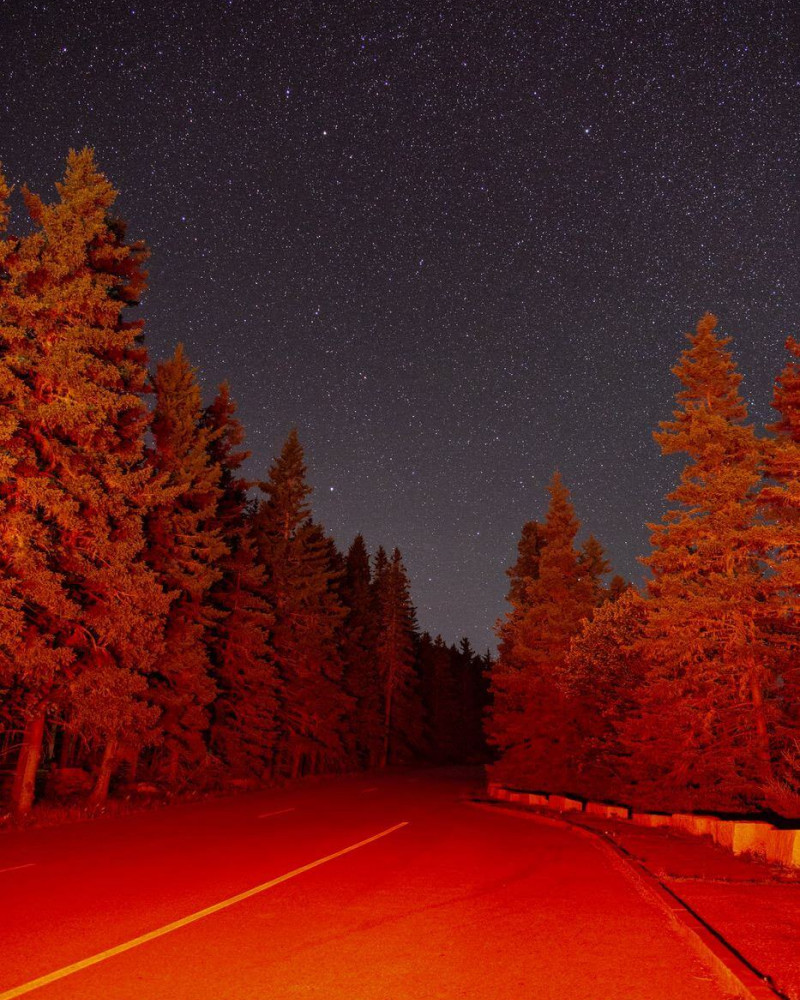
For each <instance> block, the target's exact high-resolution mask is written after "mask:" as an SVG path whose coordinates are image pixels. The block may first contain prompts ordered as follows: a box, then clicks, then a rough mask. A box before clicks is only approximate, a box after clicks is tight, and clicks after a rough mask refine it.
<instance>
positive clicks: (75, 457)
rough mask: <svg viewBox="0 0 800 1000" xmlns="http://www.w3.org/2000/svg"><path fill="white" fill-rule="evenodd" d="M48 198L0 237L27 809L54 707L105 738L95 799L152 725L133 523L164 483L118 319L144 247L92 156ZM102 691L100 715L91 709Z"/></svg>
mask: <svg viewBox="0 0 800 1000" xmlns="http://www.w3.org/2000/svg"><path fill="white" fill-rule="evenodd" d="M57 191H58V195H59V200H58V201H57V202H55V203H54V204H51V205H47V204H45V203H44V202H42V200H41V199H40V198H38V197H37V196H35V195H32V194H31V193H30V192H27V191H26V192H25V200H26V204H27V207H28V211H29V213H30V215H31V218H32V220H33V223H34V226H35V229H34V231H33V232H32V233H31V234H30V235H29V236H27V237H25V238H24V239H22V240H19V241H12V245H9V242H8V241H5V244H4V249H3V261H2V271H3V273H4V275H6V278H5V280H4V282H3V295H2V300H1V301H0V310H2V318H1V320H0V327H1V328H2V337H3V341H4V344H3V371H2V374H0V381H2V383H3V384H2V386H1V387H0V391H2V394H3V398H4V400H5V406H6V408H7V409H6V412H7V413H12V414H13V418H12V419H13V420H14V421H15V422H16V427H15V429H14V430H13V431H12V432H11V439H10V441H9V445H10V447H9V451H10V456H8V455H7V456H6V457H7V458H10V461H9V464H8V465H7V466H6V468H5V473H6V480H5V484H4V489H3V494H4V496H3V501H4V504H5V512H4V514H5V516H4V521H5V531H6V533H8V532H10V533H11V534H10V536H9V535H8V534H7V537H9V538H10V540H12V542H13V538H14V537H16V538H17V543H16V544H17V548H16V551H15V550H14V547H13V544H12V546H11V547H9V546H7V547H6V550H5V554H4V561H5V569H6V572H7V579H11V580H13V581H14V583H13V585H12V586H13V587H14V588H16V592H17V594H18V595H21V596H23V597H24V600H25V618H26V624H25V628H24V637H23V642H22V648H21V649H20V653H21V656H20V658H19V660H18V663H19V669H18V677H19V678H21V680H22V683H23V684H24V686H25V688H26V692H27V694H26V699H25V700H26V703H27V705H26V715H27V729H26V734H25V741H24V744H23V748H22V752H21V753H20V756H19V760H18V764H17V773H16V779H15V783H14V791H13V800H14V801H13V805H14V808H15V810H16V811H17V812H18V813H24V812H26V811H27V810H28V809H29V808H30V804H31V802H32V796H33V776H34V775H35V771H36V768H37V765H38V761H39V759H40V756H41V746H42V735H43V730H44V721H45V715H46V713H47V712H48V710H50V709H54V708H56V707H59V709H60V710H62V711H65V712H67V713H69V712H75V713H78V714H81V713H82V714H83V716H84V718H85V722H86V725H87V726H89V727H90V728H91V729H92V730H93V731H94V733H96V734H97V736H98V739H99V740H101V741H102V742H103V743H104V748H103V753H102V759H101V761H100V766H99V770H98V774H97V782H96V786H95V792H94V799H95V801H102V799H103V797H104V796H105V793H106V790H107V788H108V782H109V780H110V777H111V773H112V770H113V766H114V760H115V756H116V752H117V746H118V743H119V742H120V741H122V740H126V739H128V740H133V739H136V738H137V735H138V734H140V733H141V732H143V731H145V730H146V729H147V728H148V726H149V724H150V721H151V719H150V713H149V712H148V709H147V707H146V705H145V704H144V703H143V701H142V700H141V696H142V694H143V690H144V686H145V680H144V677H143V676H142V675H143V674H144V673H146V672H147V671H148V670H149V668H150V665H151V662H152V658H153V655H154V654H155V652H156V651H157V650H158V642H159V634H160V628H161V622H162V620H163V615H164V612H165V610H166V606H167V603H168V602H167V598H166V597H165V596H164V594H163V591H162V590H161V588H160V587H159V586H158V584H157V582H156V580H155V579H154V577H153V575H152V574H151V573H150V572H149V570H148V569H147V567H146V566H145V565H144V563H143V562H142V560H141V558H140V556H141V552H142V548H143V535H142V516H143V514H144V513H145V512H146V511H147V510H148V508H149V507H150V506H151V505H152V504H153V503H154V502H155V501H156V499H157V497H158V490H157V488H156V486H155V484H154V482H153V479H152V473H151V471H150V470H149V469H148V468H147V467H146V465H145V464H144V463H143V461H142V456H143V446H144V441H143V434H144V429H145V427H146V425H147V421H148V414H147V410H146V408H145V406H144V404H143V401H142V393H143V392H144V390H145V387H146V377H147V373H146V368H145V363H146V354H145V351H144V348H143V347H142V346H141V330H142V324H141V322H135V323H130V322H126V321H125V320H124V319H123V313H124V311H125V310H126V309H127V308H128V307H129V306H132V305H135V304H136V303H137V301H138V298H139V296H140V294H141V292H142V290H143V288H144V283H145V272H144V270H143V266H142V265H143V261H144V258H145V256H146V254H145V250H144V248H143V246H142V245H141V244H129V243H127V242H126V240H125V227H124V225H123V224H122V223H121V222H119V221H118V220H116V219H114V218H113V217H112V216H111V208H112V206H113V203H114V200H115V198H116V192H115V191H114V189H113V188H112V187H111V185H110V184H109V182H108V181H107V180H106V178H105V177H104V176H103V175H102V174H101V173H99V172H98V170H97V168H96V166H95V163H94V157H93V154H92V153H91V152H90V151H89V150H84V151H83V152H81V153H74V152H73V153H70V155H69V157H68V160H67V170H66V174H65V178H64V181H63V182H62V183H61V184H58V185H57ZM5 426H6V427H10V424H9V423H8V422H6V423H5ZM21 530H24V531H25V535H24V536H23V535H22V534H18V533H19V532H20V531H21ZM23 539H24V544H23ZM101 688H105V689H106V691H107V692H108V697H107V699H106V702H107V704H106V707H104V708H103V709H102V715H101V710H100V708H99V705H98V704H97V703H96V702H94V707H92V705H91V704H90V703H89V701H87V692H91V691H94V690H99V689H101Z"/></svg>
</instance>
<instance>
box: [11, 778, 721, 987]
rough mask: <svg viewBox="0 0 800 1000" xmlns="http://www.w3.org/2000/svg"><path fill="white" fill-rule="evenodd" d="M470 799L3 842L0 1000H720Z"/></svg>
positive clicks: (284, 796)
mask: <svg viewBox="0 0 800 1000" xmlns="http://www.w3.org/2000/svg"><path fill="white" fill-rule="evenodd" d="M471 782H472V783H471ZM476 788H477V786H476V784H475V779H474V776H473V778H472V779H470V778H468V777H465V776H464V773H461V774H460V775H459V774H457V773H455V772H451V773H446V772H416V773H413V772H408V773H403V774H397V775H389V776H379V777H375V776H373V775H368V776H361V777H347V778H339V779H335V780H330V781H327V780H326V781H320V782H315V783H304V784H302V785H301V786H299V787H295V788H293V789H290V790H286V791H281V792H270V793H258V794H251V795H243V796H239V797H238V798H234V799H225V800H216V801H213V802H204V803H194V804H188V805H179V806H174V807H171V808H164V809H159V810H156V811H151V812H145V813H139V814H136V815H132V816H127V817H119V818H114V819H100V820H96V821H93V822H87V823H76V824H71V825H64V826H60V827H52V828H49V829H43V830H35V831H30V832H27V833H24V834H22V833H5V834H0V900H1V901H2V905H1V906H0V1000H11V998H12V997H17V996H24V997H31V998H33V1000H66V998H71V1000H143V998H152V1000H205V998H209V1000H211V998H213V1000H224V998H232V1000H234V998H235V1000H284V998H286V1000H288V998H301V997H302V998H320V1000H340V998H341V1000H406V998H409V1000H411V998H413V1000H426V998H434V997H435V998H442V1000H444V998H447V1000H450V998H469V1000H482V998H491V1000H525V998H528V997H530V998H535V1000H550V998H553V1000H555V998H558V1000H566V998H568V1000H584V998H585V1000H615V998H619V1000H622V998H625V1000H649V998H652V1000H721V998H722V997H723V996H724V994H723V992H722V990H721V988H720V987H719V986H718V985H717V983H716V982H715V981H714V980H713V979H712V978H711V975H710V973H709V972H708V971H707V970H706V969H705V967H704V966H703V965H702V964H700V962H699V961H698V960H697V959H695V958H694V956H693V955H692V954H691V953H690V952H689V950H688V949H687V947H686V945H685V944H684V943H683V942H682V941H680V940H679V938H678V937H677V936H675V935H674V934H673V932H672V931H671V930H670V928H669V925H668V923H667V920H666V917H665V916H664V914H663V913H662V912H661V911H660V910H659V909H658V908H657V907H655V906H654V905H653V904H652V903H651V902H649V901H648V900H647V899H646V898H645V897H643V896H642V895H641V894H640V891H639V890H638V889H637V887H636V884H635V883H634V882H633V881H632V880H631V879H630V878H629V877H628V876H627V875H626V873H625V871H624V870H623V868H622V866H621V863H620V862H618V861H617V860H616V859H614V858H612V857H610V856H609V854H608V853H607V851H606V850H604V849H603V848H602V847H601V846H599V845H598V844H596V843H595V842H593V841H591V840H587V839H586V838H585V837H581V836H579V835H578V834H575V833H574V832H572V831H570V830H565V829H562V828H559V827H557V826H554V825H547V824H544V823H542V822H541V821H539V820H536V819H532V818H529V817H524V816H516V815H511V814H509V813H504V812H501V811H496V810H493V809H492V808H491V807H483V808H481V807H477V806H475V805H472V804H470V802H469V801H468V800H467V799H468V796H469V794H470V793H471V792H474V791H475V790H476ZM285 876H288V877H285Z"/></svg>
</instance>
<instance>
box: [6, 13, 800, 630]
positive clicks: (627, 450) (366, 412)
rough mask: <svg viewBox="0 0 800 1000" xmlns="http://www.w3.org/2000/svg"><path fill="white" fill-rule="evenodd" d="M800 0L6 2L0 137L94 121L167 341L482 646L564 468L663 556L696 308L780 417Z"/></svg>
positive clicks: (614, 554) (39, 175)
mask: <svg viewBox="0 0 800 1000" xmlns="http://www.w3.org/2000/svg"><path fill="white" fill-rule="evenodd" d="M799 23H800V19H798V17H797V13H796V4H795V2H794V0H785V2H770V0H759V2H757V3H747V2H743V0H740V2H724V0H703V2H696V3H689V2H680V0H674V2H663V0H636V2H630V3H627V2H622V0H616V2H615V0H602V2H601V0H585V2H579V0H571V2H570V0H547V2H541V3H539V2H527V3H520V2H515V0H495V2H493V3H492V2H487V0H466V2H463V3H457V2H455V0H453V2H447V0H415V2H400V0H372V2H367V0H337V2H330V0H292V2H272V0H193V2H188V0H183V2H175V0H156V2H153V0H142V2H135V0H130V2H128V3H118V2H116V0H103V2H102V3H99V2H98V3H94V4H92V3H86V2H83V0H63V2H59V0H49V2H48V0H37V2H31V0H0V39H2V43H3V45H2V51H3V58H2V65H0V160H2V161H3V163H4V165H5V169H6V172H7V174H8V176H9V179H11V180H12V181H14V182H15V183H18V182H20V181H22V180H27V181H28V182H29V184H30V185H31V186H32V187H33V188H34V190H38V191H39V192H41V193H44V194H47V195H48V196H50V195H52V192H53V188H52V184H53V181H54V180H56V179H57V178H58V177H59V176H60V173H61V170H62V164H63V159H64V157H65V155H66V152H67V150H68V149H69V148H70V147H81V146H83V145H91V146H93V147H95V149H96V151H97V156H98V159H99V162H100V165H101V167H102V169H103V170H104V171H105V172H106V173H107V174H108V175H109V177H110V178H111V179H112V181H113V182H114V184H115V185H116V186H117V187H118V188H119V189H120V191H121V197H120V200H119V203H118V204H119V209H120V213H121V214H122V215H123V216H124V217H125V218H126V219H127V220H128V222H129V226H130V232H131V234H132V235H134V236H137V237H143V238H145V239H146V240H147V242H148V243H149V245H150V247H151V248H152V260H151V267H150V271H151V282H150V291H149V293H148V295H147V297H146V300H145V301H144V303H143V306H142V312H143V315H144V316H145V318H146V320H147V341H148V344H149V347H150V351H151V356H152V358H153V359H154V361H158V360H160V359H163V358H165V357H166V356H168V355H169V354H171V353H172V351H173V350H174V347H175V345H176V344H177V342H178V341H182V342H183V343H184V345H185V347H186V349H187V352H188V354H189V356H190V358H191V359H192V360H193V362H194V363H195V364H196V365H197V367H198V369H199V376H200V380H201V383H202V386H203V390H204V394H205V398H206V400H210V398H211V397H212V395H213V393H214V391H215V389H216V387H217V385H218V384H219V382H221V381H222V380H223V379H226V378H227V379H228V380H229V381H230V384H231V389H232V394H233V396H234V398H235V399H236V401H237V402H238V405H239V413H240V416H241V418H242V421H243V423H244V424H245V427H246V430H247V438H248V444H249V447H250V448H251V450H252V452H253V457H252V459H251V461H250V464H249V466H248V469H247V471H248V473H249V474H250V475H251V476H252V477H253V478H262V477H263V476H264V475H265V473H266V470H267V468H268V466H269V464H270V462H271V461H272V458H273V457H274V455H275V454H276V452H277V451H278V450H279V448H280V445H281V443H282V441H283V439H284V438H285V436H286V434H287V433H288V431H289V429H290V428H291V427H292V426H297V428H298V431H299V433H300V437H301V441H302V442H303V444H304V446H305V448H306V454H307V460H308V464H309V474H310V480H311V482H312V484H313V486H314V487H315V493H314V510H315V514H316V516H317V517H318V519H319V520H321V521H322V523H323V524H324V525H325V526H326V527H327V529H328V530H329V531H330V532H331V533H332V534H333V535H334V537H335V538H336V540H337V542H338V543H339V544H340V546H342V547H345V548H346V547H347V545H348V544H349V542H350V540H351V539H352V537H353V536H354V535H355V534H356V532H358V531H361V532H363V534H364V535H365V538H366V540H367V544H368V545H369V546H370V547H371V548H373V549H374V548H375V547H376V546H377V545H378V544H379V543H383V544H384V545H386V546H387V547H391V546H394V545H398V546H399V547H400V548H401V550H402V552H403V555H404V557H405V561H406V564H407V566H408V569H409V572H410V574H411V579H412V589H413V596H414V599H415V602H416V605H417V609H418V616H419V620H420V624H421V626H422V627H424V628H426V629H429V630H431V631H433V632H437V631H440V632H442V634H443V635H444V636H445V638H446V639H448V640H449V641H452V640H456V639H458V638H459V637H460V636H462V635H468V636H469V637H470V638H471V639H472V641H473V643H474V644H475V645H476V646H477V647H478V648H479V649H483V648H485V647H486V646H487V645H490V644H493V635H492V625H493V623H494V621H495V620H496V619H497V617H498V616H499V615H500V614H502V613H503V611H504V609H505V604H504V596H505V593H506V589H507V587H506V583H507V581H506V578H505V576H504V572H503V571H504V569H505V567H507V566H508V565H509V564H510V563H511V562H512V561H513V559H514V556H515V548H516V541H517V538H518V536H519V531H520V528H521V525H522V524H523V522H524V521H526V520H529V519H531V518H539V517H542V516H543V514H544V511H545V508H546V502H547V497H546V492H545V488H546V485H547V482H548V480H549V479H550V477H551V475H552V472H553V470H554V469H555V468H556V467H558V468H559V469H560V471H561V473H562V475H563V477H564V479H565V481H566V484H567V486H568V487H569V488H570V490H571V492H572V496H573V500H574V503H575V507H576V510H577V513H578V516H579V518H580V519H581V521H582V523H583V525H584V532H585V533H586V532H589V531H592V532H594V533H595V534H596V535H597V536H598V537H599V538H600V539H601V541H602V542H603V543H604V544H605V545H606V547H607V549H608V551H609V554H610V556H611V559H612V561H613V565H614V569H615V571H618V572H621V573H623V574H624V575H626V576H627V577H629V578H633V579H635V580H637V581H640V580H642V579H643V578H644V572H645V571H644V570H643V569H642V567H641V566H640V565H639V564H638V563H637V556H639V555H642V554H646V552H647V551H648V531H647V529H646V527H645V522H647V521H648V520H653V519H655V518H658V517H659V516H660V513H661V512H662V510H663V509H664V496H665V494H666V493H667V492H668V491H669V489H670V488H671V487H672V486H673V485H674V483H675V480H676V476H677V474H678V470H679V468H680V459H678V460H677V465H676V461H675V460H674V459H670V460H667V459H663V458H661V457H660V456H659V454H658V449H657V447H656V445H655V443H654V442H653V440H652V438H651V432H652V430H653V429H654V428H655V426H656V425H657V422H658V421H659V420H661V419H665V418H666V417H667V416H668V415H669V412H670V410H671V407H672V400H673V394H674V392H675V389H676V384H675V379H674V377H673V376H672V375H671V374H670V371H669V369H670V367H671V365H672V364H674V362H675V360H676V359H677V356H678V354H679V352H680V351H681V350H682V349H683V346H684V341H683V333H685V331H686V330H687V329H689V328H690V327H692V326H693V325H694V323H695V322H696V320H697V319H698V317H699V316H700V315H701V314H702V313H703V312H704V311H705V310H708V309H710V310H712V311H714V312H716V313H717V314H718V315H719V317H720V319H721V324H722V328H723V329H724V330H725V331H726V332H727V333H730V334H731V335H732V336H733V337H734V343H733V349H734V352H735V356H736V358H737V361H738V362H739V365H740V368H741V370H742V372H743V374H744V376H745V382H744V392H745V395H746V396H747V398H748V400H749V402H750V404H751V416H752V418H753V419H754V420H755V421H756V422H758V423H759V424H761V423H763V422H765V421H767V420H768V419H769V413H770V409H769V399H770V395H771V384H772V381H773V379H774V377H775V375H776V374H777V372H778V371H779V370H780V368H781V366H782V365H783V360H784V352H783V347H782V344H783V340H784V338H785V336H786V334H787V333H794V334H795V335H797V334H798V333H800V330H799V329H798V326H799V325H800V324H798V317H800V281H798V278H799V277H800V275H799V274H798V270H799V269H800V264H799V263H798V262H799V261H800V255H799V254H798V222H799V221H800V217H799V213H798V187H797V180H798V147H799V145H800V143H799V141H798V135H800V58H799V54H800V37H799V36H798V24H799Z"/></svg>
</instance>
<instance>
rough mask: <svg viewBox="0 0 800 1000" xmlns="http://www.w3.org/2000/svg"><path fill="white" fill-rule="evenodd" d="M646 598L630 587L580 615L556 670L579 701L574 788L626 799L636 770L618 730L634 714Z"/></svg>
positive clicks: (597, 795) (593, 795) (562, 683)
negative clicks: (588, 613) (590, 612)
mask: <svg viewBox="0 0 800 1000" xmlns="http://www.w3.org/2000/svg"><path fill="white" fill-rule="evenodd" d="M647 607H648V603H647V601H645V600H644V599H643V598H642V597H641V596H640V595H639V593H638V592H637V591H636V590H635V589H634V588H632V587H631V588H628V589H627V590H625V592H624V593H623V594H621V595H620V596H619V597H618V598H617V599H616V600H609V601H606V602H605V603H604V604H602V606H601V607H599V608H597V609H596V610H595V612H594V614H593V616H592V617H591V618H586V619H584V621H583V624H582V626H581V628H580V630H579V631H578V632H577V633H576V634H575V635H574V636H573V637H572V640H571V642H570V647H569V653H568V654H567V657H566V659H565V660H564V663H563V665H562V666H561V668H560V669H559V671H558V674H557V680H558V684H559V687H560V688H561V689H562V690H563V691H564V692H565V694H566V695H567V696H568V697H569V698H570V699H571V700H572V703H573V704H577V705H579V706H581V711H580V712H579V713H577V715H578V718H579V722H580V725H579V747H578V756H579V767H578V768H577V771H578V774H577V784H576V786H575V788H574V790H575V791H576V792H579V793H581V794H583V795H586V796H587V797H589V798H595V799H597V798H600V799H611V800H614V799H616V800H617V801H622V802H630V801H631V796H632V786H633V785H634V783H635V782H636V781H637V780H638V779H639V777H640V774H639V771H638V770H637V767H636V762H631V760H630V757H629V754H628V751H627V749H626V745H625V741H624V739H623V730H624V728H625V726H626V724H627V722H628V720H629V719H630V718H631V717H632V716H634V715H636V714H637V713H638V708H639V696H640V692H641V686H642V682H643V678H644V675H645V672H646V668H647V662H646V659H645V656H644V629H645V623H646V615H647Z"/></svg>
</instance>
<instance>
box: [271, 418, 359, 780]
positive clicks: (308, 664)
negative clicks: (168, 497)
mask: <svg viewBox="0 0 800 1000" xmlns="http://www.w3.org/2000/svg"><path fill="white" fill-rule="evenodd" d="M260 486H261V489H262V490H263V491H264V492H265V493H266V497H267V498H266V500H264V501H262V502H261V503H260V505H259V507H258V511H257V513H256V515H255V519H254V537H255V541H256V546H257V549H258V556H259V561H260V563H261V564H262V565H263V566H264V568H265V571H266V594H267V598H268V600H269V603H270V607H271V608H272V612H273V614H274V625H273V628H272V635H271V646H272V654H273V657H274V661H275V666H276V668H277V671H278V676H279V679H280V699H281V717H280V730H279V733H278V746H277V765H276V766H277V769H278V771H279V772H280V773H283V774H288V775H289V776H293V777H294V776H297V775H300V774H303V773H317V772H319V771H321V770H325V769H335V768H337V767H341V766H342V765H343V763H344V761H345V756H346V754H345V748H344V743H343V731H344V729H345V721H344V720H345V717H346V716H347V715H348V713H349V712H350V710H351V708H352V701H351V699H350V698H348V696H347V695H346V693H345V692H344V690H343V687H342V665H341V657H340V654H339V650H338V643H337V638H338V633H339V627H340V625H341V622H342V620H343V618H344V616H345V614H346V611H345V608H344V607H343V605H342V603H341V600H340V598H339V595H338V593H337V581H336V579H335V573H334V572H333V571H332V569H331V565H330V551H329V548H328V546H327V543H326V539H325V536H324V534H323V533H322V532H321V531H320V529H319V527H318V526H317V525H315V524H314V523H313V522H312V521H311V509H310V507H309V504H308V497H309V495H310V493H311V487H310V486H308V484H307V482H306V467H305V462H304V457H303V449H302V446H301V445H300V442H299V440H298V437H297V432H296V431H294V430H293V431H292V432H291V433H290V434H289V437H288V438H287V440H286V443H285V444H284V446H283V449H282V450H281V454H280V456H279V458H278V459H277V461H276V462H275V463H274V465H273V466H272V467H271V468H270V470H269V476H268V478H267V480H266V481H265V482H262V483H260Z"/></svg>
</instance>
